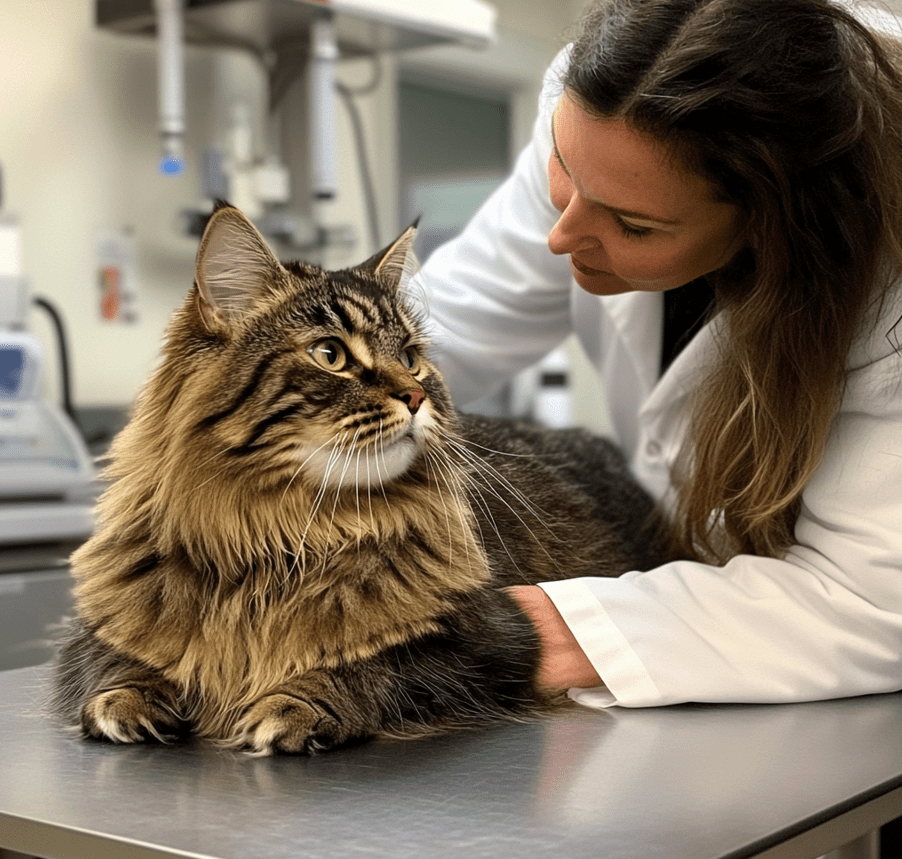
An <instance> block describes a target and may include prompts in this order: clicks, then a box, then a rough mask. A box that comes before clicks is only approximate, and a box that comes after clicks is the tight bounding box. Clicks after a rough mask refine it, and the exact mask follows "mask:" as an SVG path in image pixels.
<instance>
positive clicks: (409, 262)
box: [363, 218, 419, 289]
mask: <svg viewBox="0 0 902 859" xmlns="http://www.w3.org/2000/svg"><path fill="white" fill-rule="evenodd" d="M417 221H419V218H417ZM417 221H414V222H413V223H412V224H411V225H410V226H409V227H408V228H407V229H406V230H405V231H404V232H403V233H401V235H400V236H399V237H398V238H397V239H395V241H394V242H392V244H390V245H389V246H388V247H387V248H385V249H384V250H382V251H380V252H379V253H378V254H376V255H375V256H373V257H371V258H370V259H369V260H367V261H366V262H365V263H364V264H363V267H364V268H372V270H373V273H374V274H375V275H376V277H378V278H380V279H381V280H382V281H383V282H385V283H387V284H388V285H389V286H391V287H392V288H393V289H400V288H403V287H404V286H406V285H407V281H408V280H410V278H411V277H413V275H415V274H416V273H417V269H418V268H419V263H418V262H417V258H416V255H415V254H414V252H413V242H414V239H416V237H417Z"/></svg>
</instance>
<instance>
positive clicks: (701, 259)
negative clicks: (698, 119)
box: [548, 93, 743, 295]
mask: <svg viewBox="0 0 902 859" xmlns="http://www.w3.org/2000/svg"><path fill="white" fill-rule="evenodd" d="M552 134H553V138H554V148H553V150H552V153H551V158H550V159H549V162H548V177H549V181H550V186H551V202H552V204H553V205H554V207H555V208H556V209H557V210H558V211H559V212H560V213H561V217H560V219H559V220H558V222H557V224H555V226H554V229H553V230H552V231H551V233H550V235H549V236H548V246H549V247H550V248H551V250H552V252H553V253H556V254H570V268H571V270H572V271H573V276H574V278H575V279H576V282H577V283H578V284H579V285H580V286H581V287H582V288H583V289H585V290H586V291H588V292H592V293H595V294H596V295H614V294H616V293H620V292H630V291H633V290H642V291H651V292H658V291H661V290H665V289H674V288H675V287H677V286H682V285H683V284H684V283H688V282H689V281H691V280H694V279H695V278H697V277H701V276H702V275H703V274H707V273H708V272H710V271H714V270H715V269H717V268H720V267H721V266H723V265H725V264H726V263H727V262H729V260H730V259H731V258H732V256H733V255H734V254H735V253H736V251H738V250H739V249H740V248H741V247H742V246H743V240H742V232H743V218H742V214H741V211H740V209H739V207H738V206H736V205H733V204H732V203H723V202H718V201H717V199H716V196H715V191H714V188H713V187H712V185H711V184H710V183H709V182H708V181H707V180H705V179H703V178H702V177H700V176H698V175H696V174H694V173H690V172H688V171H686V170H684V169H682V168H681V167H680V166H679V165H678V164H676V163H675V161H674V159H672V158H671V157H670V156H669V153H668V152H667V151H666V150H665V149H664V147H663V146H661V144H659V143H658V142H657V141H655V140H654V139H653V138H651V137H649V136H648V135H646V134H643V133H641V132H639V131H636V130H635V129H633V128H632V127H631V126H629V125H628V124H627V123H626V122H625V121H623V120H620V119H599V118H597V117H595V116H592V115H591V114H589V113H587V112H586V111H585V110H583V109H582V108H581V107H579V105H578V104H577V103H576V102H575V101H574V100H573V98H572V97H570V96H569V95H567V94H566V93H565V94H564V96H563V97H562V98H561V100H560V103H559V104H558V106H557V109H556V110H555V113H554V117H553V119H552Z"/></svg>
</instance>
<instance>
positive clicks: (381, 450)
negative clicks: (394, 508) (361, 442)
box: [373, 416, 391, 507]
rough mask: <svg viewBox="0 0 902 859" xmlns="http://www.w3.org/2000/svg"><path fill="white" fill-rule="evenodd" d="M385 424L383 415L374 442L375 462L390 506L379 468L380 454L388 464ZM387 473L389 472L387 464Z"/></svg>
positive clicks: (383, 491)
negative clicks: (384, 444)
mask: <svg viewBox="0 0 902 859" xmlns="http://www.w3.org/2000/svg"><path fill="white" fill-rule="evenodd" d="M383 426H384V421H383V419H382V417H381V416H380V417H379V432H378V433H376V441H375V444H374V452H373V453H374V455H373V462H374V463H375V465H376V476H377V477H378V478H379V488H380V489H381V490H382V497H383V498H384V499H385V503H386V505H387V506H389V507H390V506H391V505H390V504H389V502H388V495H386V493H385V481H384V480H383V478H382V471H381V470H380V468H379V457H380V456H381V457H382V464H383V465H386V463H385V447H384V446H383V442H384V437H383V432H384V430H383ZM386 473H388V466H387V465H386Z"/></svg>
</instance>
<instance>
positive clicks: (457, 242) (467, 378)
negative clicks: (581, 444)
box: [411, 51, 572, 403]
mask: <svg viewBox="0 0 902 859" xmlns="http://www.w3.org/2000/svg"><path fill="white" fill-rule="evenodd" d="M565 62H566V51H564V52H562V53H561V54H560V55H559V56H558V58H557V60H556V61H555V62H554V63H553V64H552V66H551V67H550V68H549V70H548V72H547V73H546V76H545V83H544V86H543V90H542V95H541V98H540V103H539V115H538V118H537V120H536V123H535V127H534V132H533V138H532V140H531V142H530V143H529V145H528V146H527V147H526V149H525V150H524V151H523V152H522V153H521V155H520V157H519V158H518V159H517V162H516V165H515V168H514V170H513V173H512V174H511V176H510V177H509V178H508V179H507V181H506V182H504V183H503V184H502V185H501V186H500V187H499V188H498V189H497V190H496V191H495V192H494V193H493V194H492V195H491V196H490V197H489V199H488V200H487V201H486V202H485V203H484V204H483V205H482V207H481V208H480V209H479V210H478V211H477V212H476V214H475V215H474V216H473V218H472V219H471V220H470V222H469V223H468V225H467V226H466V227H465V228H464V230H463V232H462V233H461V234H460V236H458V237H457V238H456V239H454V240H452V241H450V242H448V243H447V244H445V245H443V246H442V247H440V248H438V249H437V250H436V251H435V252H434V253H433V254H432V256H431V257H430V258H429V259H428V260H427V262H426V263H425V264H424V266H423V268H422V269H421V271H420V272H419V273H418V274H417V275H416V276H415V277H414V278H413V280H412V284H411V285H412V293H413V294H414V295H416V294H422V295H423V296H424V299H425V302H426V309H427V313H428V316H429V321H430V325H431V332H430V333H431V337H432V340H433V343H434V345H435V349H436V359H437V363H438V365H439V367H440V369H441V370H442V374H443V376H444V378H445V381H446V383H447V384H448V387H449V389H450V390H451V393H452V395H453V397H454V399H455V401H456V402H458V403H466V402H468V401H470V400H472V399H474V398H476V397H478V396H481V395H482V394H484V393H485V392H486V391H487V390H488V389H489V388H491V387H492V386H493V385H495V384H497V383H499V382H500V381H502V380H503V379H505V378H508V377H510V376H512V375H514V374H515V373H516V372H517V371H518V370H520V369H522V368H524V367H526V366H528V365H530V364H532V363H534V362H535V361H536V360H538V359H540V358H541V357H542V356H544V355H545V354H547V353H548V352H549V351H551V350H552V349H553V348H554V347H555V346H556V345H558V344H559V343H560V342H561V340H563V339H564V338H565V337H566V336H567V335H568V334H569V333H570V331H571V327H572V322H571V316H570V287H571V275H570V268H569V264H568V262H567V259H566V258H565V257H555V256H554V255H553V254H551V252H550V251H549V250H548V244H547V240H548V233H549V231H550V230H551V228H552V226H553V225H554V224H555V222H556V220H557V218H558V213H557V211H556V210H555V209H554V207H553V206H552V205H551V202H550V200H549V197H548V174H547V164H548V157H549V155H550V153H551V116H552V113H553V110H554V106H555V103H556V101H557V98H558V97H559V95H560V93H561V91H562V89H561V83H560V79H561V73H562V70H563V68H564V64H565Z"/></svg>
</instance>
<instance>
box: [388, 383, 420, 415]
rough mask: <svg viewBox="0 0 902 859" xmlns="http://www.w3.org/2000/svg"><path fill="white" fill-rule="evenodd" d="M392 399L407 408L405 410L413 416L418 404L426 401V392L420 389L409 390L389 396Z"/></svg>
mask: <svg viewBox="0 0 902 859" xmlns="http://www.w3.org/2000/svg"><path fill="white" fill-rule="evenodd" d="M389 396H391V397H392V398H393V399H395V400H400V401H401V402H402V403H404V405H406V406H407V410H408V411H409V412H410V413H411V414H412V415H415V414H416V413H417V410H418V409H419V408H420V404H421V403H422V402H423V400H425V399H426V392H425V391H424V390H423V389H422V388H409V389H408V390H406V391H397V392H395V393H393V394H390V395H389Z"/></svg>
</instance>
